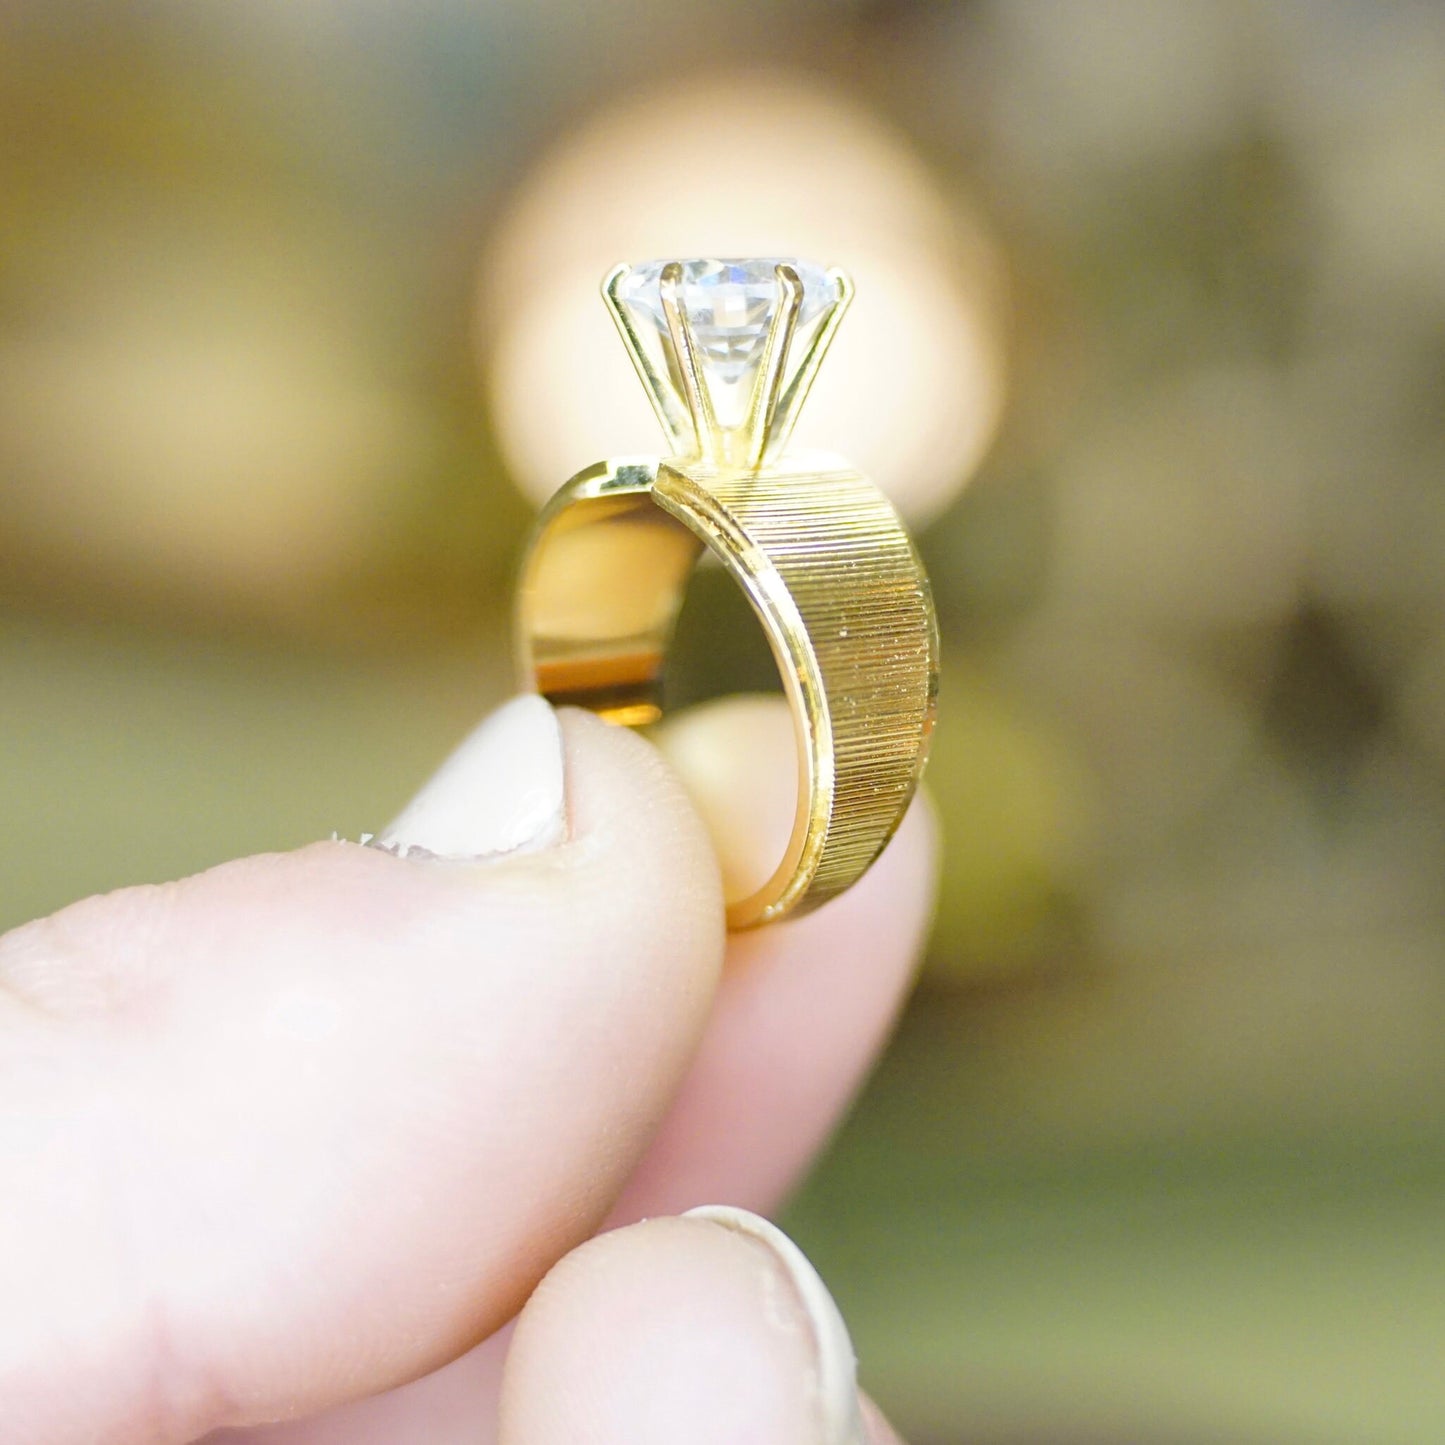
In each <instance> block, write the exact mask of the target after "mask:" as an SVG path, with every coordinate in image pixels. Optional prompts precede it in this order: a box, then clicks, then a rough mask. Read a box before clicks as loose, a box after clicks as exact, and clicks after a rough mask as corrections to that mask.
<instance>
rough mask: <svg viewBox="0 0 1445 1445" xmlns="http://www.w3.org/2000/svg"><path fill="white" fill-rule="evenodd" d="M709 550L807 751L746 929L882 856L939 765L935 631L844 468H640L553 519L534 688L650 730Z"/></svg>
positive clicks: (744, 912)
mask: <svg viewBox="0 0 1445 1445" xmlns="http://www.w3.org/2000/svg"><path fill="white" fill-rule="evenodd" d="M704 548H710V549H711V550H712V551H713V552H714V553H715V554H716V555H717V557H718V558H719V559H720V560H721V561H722V563H723V565H724V566H725V567H726V568H727V570H728V572H729V573H730V574H731V575H732V577H733V579H734V580H735V581H736V582H737V583H738V584H739V585H740V586H741V587H742V589H743V591H744V592H745V593H746V595H747V597H748V600H749V601H750V602H751V603H752V606H753V609H754V611H755V612H756V613H757V615H758V617H759V619H760V620H761V622H762V625H763V629H764V631H765V632H766V634H767V638H768V641H769V643H770V644H771V646H772V649H773V655H774V657H775V658H776V660H777V665H778V671H779V673H780V674H781V676H782V680H783V687H784V690H785V692H786V694H787V696H788V700H789V702H790V704H791V706H792V711H793V719H794V724H795V731H796V735H797V743H798V759H799V767H798V806H797V814H796V819H795V822H794V826H793V833H792V837H791V839H790V841H789V844H788V848H787V851H786V853H785V855H784V857H783V859H782V861H781V862H780V863H779V865H778V867H777V869H776V870H775V872H774V873H773V875H772V877H771V878H769V879H768V881H767V882H766V883H764V884H763V886H762V887H761V888H759V889H758V890H757V891H756V892H755V893H753V894H751V895H750V896H748V897H746V898H739V899H735V900H730V901H729V905H728V921H729V924H730V925H731V926H732V927H735V928H741V927H747V926H751V925H754V924H759V923H765V922H768V921H769V920H771V919H774V918H778V917H780V916H782V915H783V914H784V913H788V912H796V911H801V910H806V909H808V908H812V907H816V906H817V905H818V904H820V903H823V902H825V901H826V900H827V899H829V898H832V897H834V896H835V895H837V894H839V893H841V892H843V890H844V889H846V888H848V887H849V886H850V885H851V884H853V883H854V882H856V881H857V880H858V878H859V877H861V876H862V874H863V873H864V872H865V871H866V869H867V868H868V866H869V865H870V864H871V863H872V862H873V860H874V859H875V858H876V857H877V856H878V854H879V853H880V852H881V851H882V849H883V846H884V844H885V843H887V841H888V839H889V838H890V837H891V836H892V834H893V832H894V830H895V829H896V828H897V826H898V824H899V822H900V821H901V819H902V817H903V813H904V811H905V809H906V808H907V806H908V802H909V799H910V798H911V797H912V796H913V792H914V789H915V788H916V786H917V783H918V778H919V775H920V773H921V772H922V769H923V763H924V758H925V756H926V754H927V750H928V741H929V736H930V734H931V732H932V729H933V719H934V707H935V702H936V698H937V691H938V637H937V630H936V624H935V620H934V612H933V604H932V599H931V597H930V594H929V588H928V580H927V577H926V575H925V573H924V571H923V567H922V564H921V563H920V561H919V559H918V555H917V553H916V552H915V550H914V548H913V544H912V542H911V541H910V540H909V537H908V535H907V533H906V532H905V531H904V529H903V526H902V524H901V523H900V522H899V520H898V517H897V515H896V513H895V512H894V511H893V508H892V506H891V505H890V504H889V502H888V500H887V499H886V498H885V497H884V496H883V494H882V493H881V492H879V490H878V489H877V488H876V487H875V486H874V485H873V483H871V482H870V481H868V479H867V478H866V477H863V476H861V475H860V474H859V473H858V472H856V471H854V470H853V469H852V468H850V467H849V466H848V465H847V464H846V463H844V462H842V461H841V460H839V459H838V458H835V457H830V456H819V455H792V456H789V457H788V458H786V459H785V462H784V463H782V464H780V465H779V466H765V467H764V468H763V469H762V470H760V471H752V472H737V471H733V472H730V471H727V470H719V469H718V468H717V467H715V466H713V465H711V464H709V463H703V462H698V461H682V460H678V459H672V460H668V461H658V460H657V459H655V458H651V457H643V458H628V459H622V460H616V461H611V462H603V463H600V464H599V465H597V466H595V467H591V468H589V469H588V470H587V471H584V472H581V473H579V474H578V475H577V476H576V477H574V478H573V479H572V480H571V481H570V482H569V483H568V484H567V485H566V486H565V487H563V488H562V490H561V491H560V492H559V493H558V494H557V495H556V496H555V497H554V498H553V499H552V501H551V503H550V504H549V505H548V507H547V508H546V510H545V511H544V512H543V514H542V516H541V518H540V520H539V522H538V526H537V531H536V533H535V536H534V539H533V543H532V547H531V550H530V552H529V554H528V557H527V560H526V563H525V565H524V570H523V574H522V581H521V588H520V593H519V600H518V609H517V622H518V630H519V636H518V656H519V657H520V658H521V660H522V668H523V671H524V685H527V686H535V687H536V689H537V690H538V691H539V692H541V693H542V694H543V695H544V696H546V697H548V698H549V699H551V700H552V701H553V702H554V703H557V704H560V705H568V704H570V705H576V706H581V707H585V708H590V709H591V710H592V711H594V712H596V713H598V714H600V715H601V716H603V717H605V718H608V719H610V720H612V721H614V722H618V723H625V724H628V725H633V726H636V725H641V724H645V723H649V722H653V721H655V720H656V719H657V718H658V717H659V716H660V715H661V711H662V696H661V685H662V670H663V662H664V658H665V655H666V652H667V648H668V644H669V642H670V640H671V638H672V632H673V625H674V623H675V621H676V619H677V614H678V610H679V609H680V607H681V605H682V599H683V595H684V592H685V590H686V587H687V582H688V578H689V575H690V574H691V572H692V569H693V566H694V564H695V563H696V562H697V560H698V558H699V557H700V556H701V554H702V552H703V549H704Z"/></svg>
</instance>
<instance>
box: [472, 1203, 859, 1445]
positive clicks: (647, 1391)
mask: <svg viewBox="0 0 1445 1445" xmlns="http://www.w3.org/2000/svg"><path fill="white" fill-rule="evenodd" d="M500 1424H501V1432H500V1435H501V1442H502V1445H564V1442H565V1445H573V1442H575V1441H577V1440H587V1441H589V1442H592V1445H612V1442H614V1441H615V1442H617V1445H624V1442H626V1445H674V1442H676V1441H678V1440H686V1441H688V1442H689V1445H735V1442H737V1441H741V1440H746V1441H748V1442H749V1445H857V1442H858V1439H859V1435H858V1415H857V1405H856V1387H855V1385H854V1383H853V1359H852V1346H851V1344H850V1343H849V1341H848V1337H847V1331H846V1330H845V1329H844V1327H843V1325H842V1321H841V1318H840V1317H839V1316H838V1315H837V1310H836V1307H835V1306H834V1305H833V1304H832V1301H831V1299H830V1298H829V1297H828V1295H827V1291H826V1290H825V1289H824V1288H823V1286H822V1283H821V1281H819V1280H818V1278H817V1276H816V1274H815V1273H814V1272H813V1270H812V1267H811V1266H810V1265H809V1264H808V1263H807V1261H806V1260H805V1259H804V1258H803V1256H802V1255H801V1253H800V1252H799V1251H798V1250H797V1248H796V1246H794V1245H793V1244H792V1243H791V1242H790V1241H788V1240H787V1239H786V1238H785V1237H784V1236H782V1235H781V1234H780V1233H779V1232H778V1231H777V1230H776V1229H774V1228H773V1227H772V1226H771V1225H768V1224H767V1223H766V1222H765V1221H763V1220H760V1219H756V1218H754V1217H752V1216H748V1215H747V1214H746V1213H745V1212H743V1211H739V1210H731V1209H729V1210H721V1209H719V1210H715V1211H712V1212H711V1213H710V1214H708V1215H707V1216H706V1217H704V1216H703V1215H697V1216H691V1217H684V1218H660V1219H653V1220H648V1221H646V1222H645V1223H642V1224H638V1225H634V1226H632V1227H630V1228H628V1229H621V1230H616V1231H614V1232H612V1233H610V1234H605V1235H601V1236H598V1237H597V1238H596V1239H593V1240H591V1241H589V1242H588V1243H587V1244H585V1245H583V1246H582V1247H581V1248H579V1249H577V1250H575V1251H574V1252H573V1253H572V1254H571V1255H569V1256H568V1257H567V1258H566V1259H564V1260H563V1261H562V1262H561V1263H560V1264H558V1265H557V1266H556V1267H555V1268H554V1269H553V1270H552V1272H551V1273H550V1274H549V1275H548V1276H547V1278H546V1279H545V1280H544V1281H543V1283H542V1285H541V1286H540V1287H539V1288H538V1290H537V1292H536V1293H535V1294H534V1296H533V1297H532V1299H531V1301H530V1302H529V1303H528V1305H527V1307H526V1308H525V1309H524V1311H523V1312H522V1316H521V1318H520V1320H519V1321H518V1324H517V1329H516V1333H515V1334H514V1336H513V1339H512V1345H511V1350H510V1352H509V1354H508V1358H507V1364H506V1369H505V1372H504V1376H503V1384H502V1397H501V1415H500Z"/></svg>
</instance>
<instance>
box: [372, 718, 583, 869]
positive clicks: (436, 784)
mask: <svg viewBox="0 0 1445 1445" xmlns="http://www.w3.org/2000/svg"><path fill="white" fill-rule="evenodd" d="M566 831H567V792H566V774H565V767H564V758H563V744H562V730H561V727H560V726H559V725H558V722H557V714H556V713H555V712H553V711H552V708H551V706H550V705H549V704H548V703H547V702H545V701H544V700H543V699H542V698H540V697H534V696H529V697H518V698H514V699H513V700H512V701H511V702H509V703H507V704H506V705H505V706H503V707H500V708H498V709H497V711H496V712H494V713H493V714H492V715H491V716H490V717H489V718H487V720H486V721H485V722H483V723H482V724H481V725H480V726H479V727H478V728H477V729H476V730H475V731H474V732H473V733H472V734H471V736H470V737H468V738H467V740H466V741H465V742H464V743H462V745H461V746H460V747H459V748H458V749H457V750H456V751H455V752H454V753H453V754H452V755H451V757H449V758H448V759H447V760H446V762H444V763H443V764H442V765H441V767H440V768H438V769H437V771H436V772H435V773H434V774H433V775H432V777H431V780H430V781H429V782H428V783H427V784H426V786H425V787H424V788H423V789H422V790H421V792H419V793H418V794H417V795H416V797H415V798H413V799H412V800H411V802H410V803H408V804H407V806H406V807H405V808H403V809H402V811H401V813H400V815H399V816H398V817H397V818H396V820H395V821H394V822H393V823H392V824H391V825H390V826H389V827H387V828H385V829H384V830H383V831H382V832H380V833H379V834H377V836H376V838H375V839H374V840H373V843H372V846H373V847H377V848H384V849H386V850H387V851H388V852H391V853H396V854H399V855H400V856H402V857H412V858H450V859H462V860H466V859H480V858H494V857H498V856H504V855H506V854H512V853H534V852H537V851H539V850H540V849H543V848H550V847H552V846H553V845H554V844H556V843H560V842H561V841H562V839H563V837H565V835H566Z"/></svg>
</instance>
